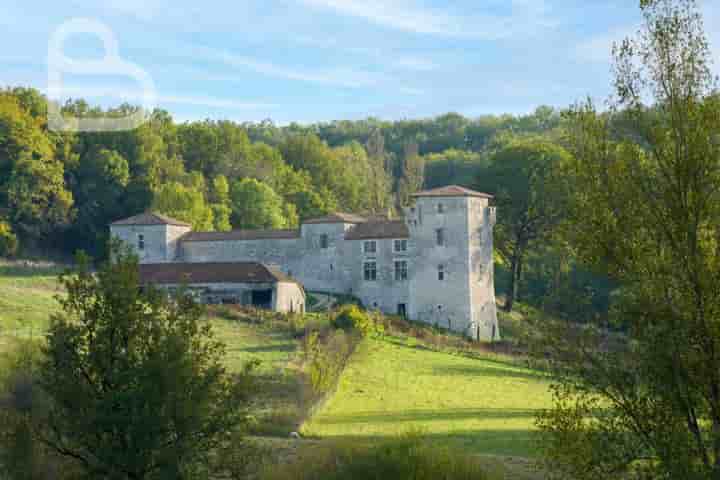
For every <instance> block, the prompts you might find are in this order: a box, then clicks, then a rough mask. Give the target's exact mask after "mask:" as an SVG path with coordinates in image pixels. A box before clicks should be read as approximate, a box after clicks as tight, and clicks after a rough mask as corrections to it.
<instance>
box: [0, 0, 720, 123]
mask: <svg viewBox="0 0 720 480" xmlns="http://www.w3.org/2000/svg"><path fill="white" fill-rule="evenodd" d="M2 3H3V5H2V7H0V84H2V85H26V86H27V85H29V86H34V87H37V88H40V89H43V90H45V89H46V87H47V84H48V80H47V79H48V62H47V58H48V44H49V41H50V39H51V38H52V35H53V33H54V32H56V31H57V29H58V28H59V27H61V26H62V25H63V24H64V23H65V22H67V21H69V20H71V19H74V18H85V19H89V20H91V21H93V22H99V23H101V24H104V25H106V26H107V27H108V28H109V29H110V31H111V32H112V34H113V37H114V38H115V39H116V40H117V44H118V48H119V55H120V56H121V57H122V59H123V60H124V61H126V62H131V63H133V64H135V65H136V66H137V67H139V68H140V69H143V70H144V71H146V72H147V73H148V74H149V76H150V78H152V81H153V83H154V85H155V88H156V92H157V100H158V102H157V103H158V105H159V106H161V107H162V108H165V109H167V110H168V111H170V112H171V113H172V114H173V116H174V117H175V118H176V119H178V120H180V121H184V120H195V119H202V118H214V119H220V118H227V119H232V120H237V121H244V120H253V121H258V120H262V119H265V118H270V119H273V120H274V121H276V122H277V123H281V124H285V123H288V122H291V121H297V122H302V123H307V122H314V121H329V120H334V119H358V118H365V117H368V116H376V117H380V118H385V119H398V118H419V117H428V116H433V115H438V114H441V113H445V112H448V111H455V112H459V113H462V114H465V115H469V116H477V115H482V114H487V113H495V114H500V113H513V114H521V113H526V112H530V111H532V110H534V108H535V107H537V106H538V105H541V104H547V105H553V106H558V107H563V106H566V105H568V104H570V103H572V102H573V101H575V100H578V99H580V98H583V97H585V96H587V95H590V96H592V97H594V98H597V99H603V98H605V97H606V96H607V94H608V93H609V85H610V75H609V72H610V65H609V56H610V46H611V44H612V42H613V40H615V39H619V38H622V37H623V36H625V35H626V34H628V33H631V32H633V31H634V30H635V29H636V27H637V25H638V24H639V21H640V17H639V11H638V8H637V3H638V2H637V1H634V0H452V1H451V0H448V1H445V2H443V1H439V0H264V1H261V0H257V1H250V0H203V1H197V0H196V1H192V2H191V1H186V0H174V1H171V0H65V1H62V2H60V1H57V0H53V1H51V0H45V1H42V0H23V1H16V0H3V1H2ZM719 4H720V2H718V1H717V0H706V1H705V2H703V10H704V13H705V23H706V29H707V30H708V34H709V38H710V40H711V45H712V46H713V47H714V46H715V45H716V44H717V45H718V49H715V48H714V50H713V51H714V52H720V5H719ZM63 52H64V53H65V55H66V56H68V57H71V58H73V59H78V60H80V59H91V60H92V59H99V58H101V57H102V54H103V48H102V43H101V42H100V40H99V39H98V38H97V37H96V36H93V35H90V34H80V35H75V36H72V37H70V38H69V39H68V41H67V42H66V44H65V45H64V49H63ZM716 58H718V60H720V55H716ZM62 79H63V86H64V88H66V90H65V95H70V96H73V97H79V96H82V97H85V98H86V99H87V100H88V101H90V102H91V103H99V104H102V105H113V104H117V103H120V102H121V101H123V100H129V101H131V102H133V103H137V102H138V101H139V92H140V90H139V86H138V84H137V82H136V81H135V80H133V79H131V78H127V77H126V76H124V75H120V74H118V75H89V74H82V75H80V74H70V73H66V74H64V75H63V76H62Z"/></svg>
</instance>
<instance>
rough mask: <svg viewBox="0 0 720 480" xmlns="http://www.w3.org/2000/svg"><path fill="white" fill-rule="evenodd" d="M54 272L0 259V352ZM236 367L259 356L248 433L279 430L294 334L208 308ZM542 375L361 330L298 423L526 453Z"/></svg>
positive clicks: (289, 420)
mask: <svg viewBox="0 0 720 480" xmlns="http://www.w3.org/2000/svg"><path fill="white" fill-rule="evenodd" d="M56 273H57V272H51V271H35V272H32V273H31V272H27V271H23V270H17V269H7V268H6V269H2V268H0V354H1V353H2V352H3V350H4V349H5V348H7V346H8V345H9V344H10V342H11V341H12V339H13V337H24V338H27V337H28V336H29V335H33V336H38V337H39V336H41V335H42V333H43V332H44V330H45V329H46V327H47V322H48V318H49V316H50V315H51V314H52V312H54V311H57V309H58V305H57V302H56V301H55V300H54V296H55V295H56V294H58V293H60V291H59V285H58V283H57V280H56ZM211 321H212V322H213V325H214V327H215V332H216V335H217V337H218V338H220V339H222V340H223V341H224V342H225V343H226V345H227V362H228V366H229V367H230V369H231V370H237V369H239V368H241V367H242V365H243V364H244V363H245V362H246V361H249V360H251V359H258V360H260V362H261V364H260V367H259V373H260V374H261V376H262V378H263V382H264V387H265V388H266V389H267V392H266V393H267V395H264V397H265V398H263V399H262V402H261V403H262V405H261V407H262V408H259V409H258V412H257V417H258V426H257V429H256V433H257V434H269V435H278V436H286V435H287V433H288V432H289V431H292V430H294V429H295V428H297V423H298V422H299V421H300V420H301V418H302V416H303V415H304V414H303V408H304V407H301V405H300V403H299V402H301V401H300V400H298V396H299V395H300V393H299V381H298V379H297V375H296V371H295V370H294V367H293V365H292V363H293V362H292V360H293V359H294V358H295V356H296V352H297V349H298V341H297V340H296V339H293V338H291V337H290V336H289V335H288V334H287V333H285V332H282V331H281V330H278V329H273V328H271V327H268V326H267V325H262V326H258V325H251V324H248V323H244V322H239V321H234V320H225V319H222V318H212V319H211ZM547 386H548V382H547V380H546V379H544V378H543V377H542V376H540V375H538V374H536V373H534V372H533V371H530V370H527V369H524V368H520V367H518V366H514V365H512V364H510V363H503V362H498V361H493V360H482V359H475V358H468V357H464V356H460V355H451V354H448V353H441V352H435V351H430V350H427V349H424V348H422V347H415V346H408V345H406V343H405V342H404V341H400V340H394V341H393V340H392V339H388V340H366V341H364V342H363V343H362V344H361V345H360V347H359V348H358V351H357V352H356V353H355V354H354V356H353V358H352V360H351V363H350V365H349V366H348V368H347V370H346V371H345V372H344V374H343V376H342V378H341V380H340V383H339V385H338V388H337V391H336V392H335V393H334V394H333V395H331V396H330V397H329V398H328V400H327V401H326V402H325V404H324V405H322V406H321V407H320V408H319V409H318V410H317V411H316V412H315V414H314V416H313V417H312V418H310V419H309V420H308V421H306V422H305V424H304V425H303V427H302V430H303V432H304V433H305V434H306V435H310V436H317V437H322V438H361V439H372V438H377V437H386V436H392V435H395V434H398V433H404V432H408V431H411V430H415V431H421V432H423V433H424V434H426V435H428V436H429V437H432V438H436V439H437V440H438V441H441V442H443V443H449V444H451V445H456V446H458V447H460V448H463V449H464V450H467V451H469V452H473V453H482V454H499V455H513V456H523V457H532V456H533V455H534V452H535V450H534V447H533V443H532V441H533V421H534V415H535V413H536V412H537V411H538V409H542V408H544V407H547V406H549V402H550V394H549V392H548V389H547Z"/></svg>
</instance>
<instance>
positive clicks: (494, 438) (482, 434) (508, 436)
mask: <svg viewBox="0 0 720 480" xmlns="http://www.w3.org/2000/svg"><path fill="white" fill-rule="evenodd" d="M407 431H409V430H405V431H403V430H402V429H398V431H397V432H395V433H392V434H388V435H372V434H368V435H363V434H360V435H325V436H323V437H322V438H326V439H332V440H339V441H354V442H367V443H375V442H378V441H383V440H389V439H392V438H397V435H399V434H402V433H405V432H407ZM415 431H417V430H415ZM419 434H420V435H421V436H422V437H423V438H425V439H427V440H428V441H429V442H432V443H437V444H438V445H442V446H444V447H447V446H449V447H451V448H453V449H455V448H457V449H461V450H463V451H465V452H467V453H473V454H489V455H509V456H518V457H526V458H532V457H536V456H537V455H538V454H539V452H538V451H537V441H538V440H539V438H538V435H539V434H538V432H537V431H534V430H525V429H515V430H497V429H494V430H462V431H454V432H447V433H445V432H443V433H431V432H427V431H423V430H420V431H419Z"/></svg>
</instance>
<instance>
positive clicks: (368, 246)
mask: <svg viewBox="0 0 720 480" xmlns="http://www.w3.org/2000/svg"><path fill="white" fill-rule="evenodd" d="M363 251H364V252H365V253H376V252H377V242H376V241H375V240H368V241H367V242H365V243H363Z"/></svg>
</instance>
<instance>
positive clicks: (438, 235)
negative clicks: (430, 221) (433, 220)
mask: <svg viewBox="0 0 720 480" xmlns="http://www.w3.org/2000/svg"><path fill="white" fill-rule="evenodd" d="M435 239H436V240H437V244H438V246H441V247H442V246H443V245H445V229H444V228H438V229H436V230H435Z"/></svg>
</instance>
